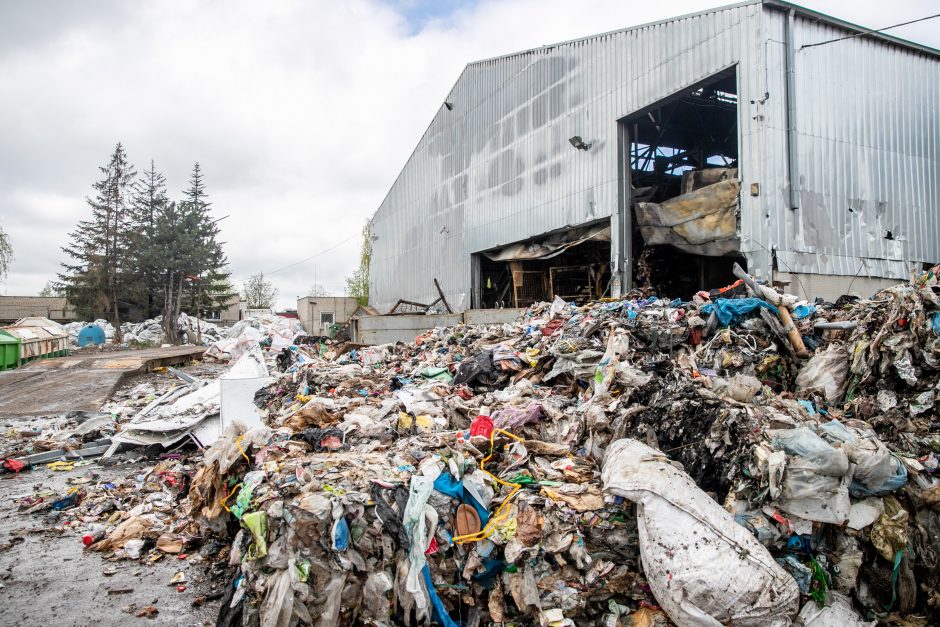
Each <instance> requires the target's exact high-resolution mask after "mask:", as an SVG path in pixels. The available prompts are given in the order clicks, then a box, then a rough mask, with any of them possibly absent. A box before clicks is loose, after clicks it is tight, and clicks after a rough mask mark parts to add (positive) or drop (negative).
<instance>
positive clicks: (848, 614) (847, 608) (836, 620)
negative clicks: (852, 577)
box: [800, 592, 878, 627]
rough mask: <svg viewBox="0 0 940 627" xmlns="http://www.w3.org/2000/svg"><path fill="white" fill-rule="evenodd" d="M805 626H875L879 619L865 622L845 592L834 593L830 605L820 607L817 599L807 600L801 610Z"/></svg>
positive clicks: (801, 617) (801, 618)
mask: <svg viewBox="0 0 940 627" xmlns="http://www.w3.org/2000/svg"><path fill="white" fill-rule="evenodd" d="M800 620H801V621H802V622H803V625H804V627H874V626H875V625H876V624H877V623H878V621H875V620H873V621H871V622H870V623H869V622H865V621H863V620H862V618H861V617H860V616H859V615H858V614H857V613H856V612H855V610H854V609H853V608H852V601H851V600H850V599H849V598H848V597H847V596H845V595H844V594H839V593H838V592H833V593H832V598H831V600H830V602H829V605H827V606H825V607H819V606H818V605H816V601H812V600H811V601H807V602H806V605H804V606H803V609H802V610H800Z"/></svg>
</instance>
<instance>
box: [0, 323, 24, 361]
mask: <svg viewBox="0 0 940 627" xmlns="http://www.w3.org/2000/svg"><path fill="white" fill-rule="evenodd" d="M19 363H20V338H18V337H13V336H12V335H10V334H9V333H7V332H6V331H0V370H10V369H11V368H16V367H17V366H18V365H19Z"/></svg>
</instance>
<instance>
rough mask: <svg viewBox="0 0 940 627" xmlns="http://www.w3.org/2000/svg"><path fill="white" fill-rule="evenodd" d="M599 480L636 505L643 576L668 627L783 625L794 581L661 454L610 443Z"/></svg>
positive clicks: (792, 610)
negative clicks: (672, 625)
mask: <svg viewBox="0 0 940 627" xmlns="http://www.w3.org/2000/svg"><path fill="white" fill-rule="evenodd" d="M602 476H603V481H604V492H606V493H607V494H611V495H615V496H622V497H624V498H626V499H629V500H631V501H633V502H634V503H636V504H637V525H638V528H639V539H640V558H641V559H642V561H643V570H644V571H645V574H646V579H647V581H648V582H649V585H650V588H651V589H652V590H653V594H654V595H655V596H656V600H657V601H658V602H659V604H660V605H661V606H662V608H663V609H664V610H665V611H666V613H667V614H668V615H669V618H671V619H672V620H673V621H675V623H676V624H678V625H680V627H685V626H686V625H714V626H718V625H762V626H763V625H779V626H785V625H789V624H790V620H791V617H793V616H794V615H795V614H796V613H797V611H798V610H799V609H800V606H799V602H800V591H799V588H798V587H797V585H796V581H794V579H793V577H791V576H790V575H789V574H788V573H787V572H786V571H784V570H783V569H782V568H781V567H780V566H778V565H777V563H776V562H775V561H774V559H773V557H771V555H770V553H768V552H767V549H765V548H764V547H763V546H762V545H761V544H760V542H758V541H757V539H756V538H754V536H752V535H751V534H750V532H748V530H747V529H745V528H744V527H742V526H741V525H739V524H737V523H736V522H735V521H734V517H733V516H731V514H729V513H728V512H727V511H725V510H724V509H723V508H722V507H721V506H720V505H718V503H716V502H715V501H714V500H712V499H711V498H710V497H709V496H708V495H707V494H705V493H704V492H702V490H700V489H699V487H698V486H697V485H695V482H694V481H692V479H691V478H690V477H689V476H688V475H687V474H685V473H684V472H682V471H681V470H679V469H677V468H676V467H675V466H673V465H672V464H671V463H670V462H669V459H668V458H667V457H666V455H664V454H663V453H661V452H660V451H657V450H655V449H652V448H650V447H648V446H646V445H645V444H643V443H641V442H637V441H636V440H629V439H626V440H617V441H616V442H614V443H613V444H611V446H610V448H608V449H607V454H606V456H605V458H604V469H603V475H602Z"/></svg>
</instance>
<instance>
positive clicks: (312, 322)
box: [297, 296, 359, 335]
mask: <svg viewBox="0 0 940 627" xmlns="http://www.w3.org/2000/svg"><path fill="white" fill-rule="evenodd" d="M358 308H359V304H358V303H357V302H356V299H355V298H351V297H349V296H304V297H303V298H298V299H297V317H298V318H300V323H301V324H302V325H304V329H305V330H306V331H307V333H308V334H310V335H329V333H330V325H332V324H333V323H339V324H346V322H348V321H349V319H350V318H352V316H353V314H354V313H355V312H356V310H357V309H358Z"/></svg>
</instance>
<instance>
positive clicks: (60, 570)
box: [0, 464, 219, 627]
mask: <svg viewBox="0 0 940 627" xmlns="http://www.w3.org/2000/svg"><path fill="white" fill-rule="evenodd" d="M146 467H147V465H146V464H129V465H124V466H118V467H115V468H102V467H99V466H97V465H92V466H85V467H80V468H75V469H74V470H71V471H68V472H61V473H59V472H52V471H49V470H47V469H46V468H45V467H41V468H39V469H36V470H32V471H24V472H22V473H20V474H18V475H13V474H6V475H0V625H19V626H24V627H25V626H30V627H31V626H34V625H35V626H37V627H38V626H40V625H63V626H70V625H98V626H105V625H150V626H156V625H212V624H214V623H215V620H214V619H215V615H216V613H217V612H218V607H219V601H217V600H215V601H212V600H210V601H207V602H206V603H204V604H203V605H201V606H199V607H195V606H194V605H193V603H194V601H195V600H196V599H197V598H199V597H201V596H203V595H206V594H208V593H210V592H212V591H213V589H217V588H218V585H219V584H216V583H215V582H213V581H212V579H211V577H209V575H208V572H207V567H208V562H207V561H206V560H204V559H201V558H200V556H199V555H198V554H194V555H191V556H190V557H188V558H187V559H185V560H179V559H176V556H173V555H168V556H166V557H165V558H164V559H162V560H160V561H158V562H156V563H155V564H149V565H148V564H146V563H140V562H136V561H131V560H123V561H109V560H107V559H104V558H103V557H102V556H101V555H100V554H98V553H91V552H87V551H84V550H83V546H82V541H81V537H80V534H79V533H78V532H76V531H71V530H70V529H69V525H66V524H65V523H67V522H69V521H70V520H72V518H73V516H74V514H71V512H70V510H66V511H65V512H64V513H63V516H62V517H61V518H60V519H59V520H58V521H55V522H50V521H49V520H48V512H43V513H35V514H26V513H23V512H20V511H17V506H16V501H17V498H21V497H23V496H25V495H28V494H32V493H36V492H38V491H42V490H43V489H52V490H55V491H56V492H60V493H61V492H63V491H64V490H65V489H66V488H68V484H67V483H66V482H67V480H68V478H70V477H80V476H82V475H85V474H87V473H89V472H94V473H98V474H100V476H101V477H102V479H104V480H107V479H112V480H113V479H116V478H117V477H118V476H126V475H129V474H133V473H139V472H142V471H143V469H144V468H146ZM178 571H183V572H184V573H186V578H187V583H186V589H185V590H184V591H182V592H179V591H177V589H176V587H175V586H172V585H170V584H169V582H170V579H171V578H172V577H173V575H175V574H176V573H177V572H178ZM149 605H152V606H154V607H156V608H157V610H158V613H157V614H156V615H155V616H154V617H152V618H139V617H137V616H136V613H137V612H138V611H139V610H140V609H141V608H144V607H146V606H149Z"/></svg>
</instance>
